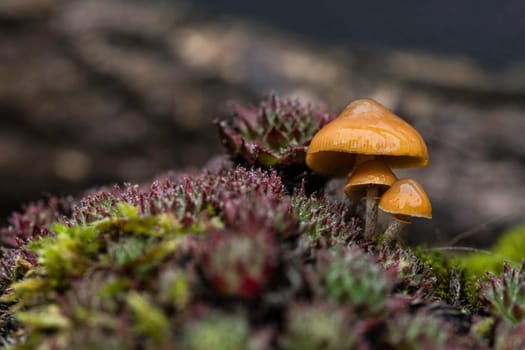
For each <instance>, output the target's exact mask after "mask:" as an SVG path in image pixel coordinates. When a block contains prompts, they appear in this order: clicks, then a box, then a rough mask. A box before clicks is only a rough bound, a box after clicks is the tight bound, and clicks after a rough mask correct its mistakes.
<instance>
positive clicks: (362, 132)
mask: <svg viewBox="0 0 525 350" xmlns="http://www.w3.org/2000/svg"><path fill="white" fill-rule="evenodd" d="M373 159H377V160H381V161H383V162H384V163H385V164H386V165H387V166H388V167H390V168H412V167H414V168H415V167H422V166H426V165H427V164H428V151H427V146H426V144H425V141H424V140H423V138H422V137H421V135H420V134H419V133H418V132H417V130H416V129H414V128H413V127H412V126H411V125H410V124H408V123H407V122H405V121H404V120H403V119H401V118H399V117H398V116H396V115H395V114H393V113H392V112H390V111H389V110H388V109H387V108H386V107H384V106H383V105H381V104H380V103H378V102H376V101H374V100H371V99H361V100H356V101H354V102H352V103H351V104H349V105H348V106H347V107H346V108H345V109H344V110H343V112H342V113H341V114H340V115H339V116H338V117H337V118H336V119H335V120H333V121H332V122H330V123H328V124H327V125H325V126H324V127H323V128H322V129H321V130H319V131H318V132H317V134H315V135H314V137H313V139H312V142H311V143H310V146H309V147H308V152H307V154H306V164H307V165H308V167H309V168H310V169H312V170H313V171H315V172H316V173H318V174H320V175H324V176H344V175H346V174H348V173H349V172H350V171H351V170H352V169H354V168H355V167H356V165H359V164H360V163H363V162H364V161H367V160H373ZM369 189H370V191H371V192H370V193H368V189H367V193H366V196H367V197H375V196H377V194H374V192H373V191H374V190H373V187H369ZM374 226H375V223H371V228H370V229H368V230H367V232H371V231H373V230H374Z"/></svg>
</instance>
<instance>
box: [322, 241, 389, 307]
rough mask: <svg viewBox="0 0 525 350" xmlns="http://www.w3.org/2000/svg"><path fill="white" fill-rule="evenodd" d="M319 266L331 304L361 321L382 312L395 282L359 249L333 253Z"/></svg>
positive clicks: (339, 250) (323, 259) (333, 251)
mask: <svg viewBox="0 0 525 350" xmlns="http://www.w3.org/2000/svg"><path fill="white" fill-rule="evenodd" d="M319 265H320V266H319V271H320V275H321V276H324V277H323V285H324V290H325V293H326V295H327V296H328V298H329V299H330V300H333V301H334V302H336V303H338V304H340V305H346V306H348V307H350V308H351V309H352V310H353V311H354V312H356V313H357V314H358V315H360V316H361V317H366V316H374V315H377V314H378V313H380V312H381V311H383V309H384V307H385V305H386V303H387V299H388V296H389V294H390V292H391V290H392V287H393V282H394V281H393V278H392V276H391V275H390V274H389V273H387V272H386V271H385V270H384V269H383V268H382V267H381V266H380V265H379V264H377V263H376V262H375V261H374V260H373V259H372V258H371V257H370V256H369V255H367V254H365V253H363V252H362V251H361V250H360V249H359V248H358V247H356V246H353V247H350V248H337V249H333V250H332V251H330V252H329V254H328V255H326V256H324V257H320V262H319Z"/></svg>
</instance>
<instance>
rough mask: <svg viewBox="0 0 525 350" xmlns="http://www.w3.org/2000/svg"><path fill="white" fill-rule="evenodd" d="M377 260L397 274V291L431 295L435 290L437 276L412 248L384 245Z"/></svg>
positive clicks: (425, 295) (395, 289) (424, 295)
mask: <svg viewBox="0 0 525 350" xmlns="http://www.w3.org/2000/svg"><path fill="white" fill-rule="evenodd" d="M377 260H378V262H379V264H381V265H382V266H383V267H384V268H385V270H387V271H390V272H392V274H393V275H394V276H395V287H394V291H395V292H400V293H403V294H410V295H414V296H419V297H430V296H432V294H433V292H434V290H435V284H436V277H435V276H433V274H432V273H431V270H430V269H428V268H426V266H425V265H424V264H423V263H422V262H421V261H420V260H419V259H418V258H417V257H416V256H415V255H414V253H412V252H411V251H410V250H407V249H403V248H400V247H397V248H392V247H382V248H381V249H380V250H379V252H378V253H377Z"/></svg>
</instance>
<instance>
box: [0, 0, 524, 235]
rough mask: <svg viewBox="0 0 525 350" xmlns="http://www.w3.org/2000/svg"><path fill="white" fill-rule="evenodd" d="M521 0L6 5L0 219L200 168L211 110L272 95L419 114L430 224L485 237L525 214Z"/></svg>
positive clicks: (209, 144) (32, 0)
mask: <svg viewBox="0 0 525 350" xmlns="http://www.w3.org/2000/svg"><path fill="white" fill-rule="evenodd" d="M524 7H525V4H524V3H522V2H519V1H517V0H512V1H506V2H504V3H496V2H491V1H481V2H480V1H476V2H474V1H462V2H442V1H425V2H419V1H404V2H396V3H394V2H390V1H381V2H377V1H376V2H370V1H368V2H356V1H354V2H343V1H340V2H335V1H332V2H299V1H280V2H278V1H265V2H246V1H242V2H241V1H211V0H210V1H204V0H200V1H194V2H191V3H189V2H185V3H183V2H179V1H160V0H159V1H146V0H127V1H124V0H121V1H117V0H113V1H107V0H3V1H1V2H0V222H2V223H5V220H6V218H7V216H8V213H9V212H11V211H12V210H16V209H18V208H20V206H21V205H22V203H25V202H28V201H34V200H38V199H40V198H45V196H46V194H48V193H50V194H59V195H63V194H70V193H71V194H78V193H81V191H82V190H84V189H86V188H88V187H92V186H100V185H106V184H111V183H114V182H122V181H132V182H148V181H149V180H150V179H151V178H152V177H153V176H155V175H158V174H160V173H162V172H164V171H167V170H169V169H188V168H191V167H201V166H203V165H204V164H206V163H207V161H208V160H209V159H210V158H212V157H213V155H216V154H218V153H220V152H221V151H222V149H221V148H220V145H219V143H218V141H217V137H216V132H215V128H214V127H213V126H212V125H211V121H212V120H213V119H214V118H215V117H217V116H220V115H227V114H228V113H229V103H230V102H231V101H239V102H242V103H249V102H256V101H257V100H258V99H260V98H261V96H263V95H264V94H266V93H268V92H269V91H270V90H274V91H277V92H278V93H279V94H281V95H283V96H292V97H297V98H301V99H303V100H306V101H309V102H311V103H313V104H317V103H320V102H321V101H323V102H325V103H326V104H327V105H328V106H329V109H331V110H333V111H339V110H341V108H343V107H344V106H345V105H346V104H347V103H349V102H350V101H352V100H353V99H355V98H360V97H372V98H375V99H377V100H378V101H380V102H381V103H383V104H385V105H386V106H388V107H389V108H391V109H393V110H394V111H395V112H396V113H398V114H399V115H400V116H402V117H403V118H405V119H407V120H408V121H410V122H411V123H413V124H414V125H415V127H416V128H417V129H418V130H419V131H420V132H421V134H422V135H423V137H424V138H425V139H426V140H427V143H428V146H429V151H430V159H431V164H430V166H429V167H427V168H425V169H416V170H414V171H407V172H400V173H398V175H404V174H406V175H410V176H414V177H416V178H418V179H419V180H420V181H421V182H422V183H423V185H424V186H425V187H426V188H427V190H428V192H429V195H430V197H431V200H432V202H433V206H434V219H433V220H431V221H421V222H416V223H415V224H414V225H412V228H411V230H410V232H407V238H408V239H409V240H410V241H412V242H422V241H426V242H430V243H431V244H443V243H446V242H447V241H449V240H450V239H451V238H453V237H455V236H457V235H458V234H461V233H465V232H471V233H473V235H472V237H471V238H470V239H466V240H463V241H461V242H459V244H468V245H486V244H488V243H490V242H491V241H493V240H494V238H495V237H496V236H497V234H498V233H500V232H502V231H503V230H505V229H507V228H509V227H512V226H514V225H517V224H519V223H521V222H523V221H525V215H523V213H524V211H525V204H524V200H523V198H525V138H524V137H523V132H524V131H525V119H524V118H525V64H524V58H525V46H523V45H522V43H523V42H524V40H523V39H524V37H525V19H523V17H522V16H521V14H522V13H524V12H523V11H522V10H525V8H524Z"/></svg>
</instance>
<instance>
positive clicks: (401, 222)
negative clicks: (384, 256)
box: [383, 215, 410, 244]
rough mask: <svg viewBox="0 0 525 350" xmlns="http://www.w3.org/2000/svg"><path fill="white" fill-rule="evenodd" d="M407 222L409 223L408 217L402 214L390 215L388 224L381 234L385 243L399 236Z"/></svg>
mask: <svg viewBox="0 0 525 350" xmlns="http://www.w3.org/2000/svg"><path fill="white" fill-rule="evenodd" d="M408 224H410V219H409V218H408V217H406V216H404V215H392V220H391V221H390V225H388V228H387V229H386V231H385V234H384V235H383V241H384V242H385V243H386V244H390V243H391V242H392V241H393V240H394V239H396V238H397V237H398V236H399V234H400V233H401V231H402V230H403V228H404V227H405V226H406V225H408Z"/></svg>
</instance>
